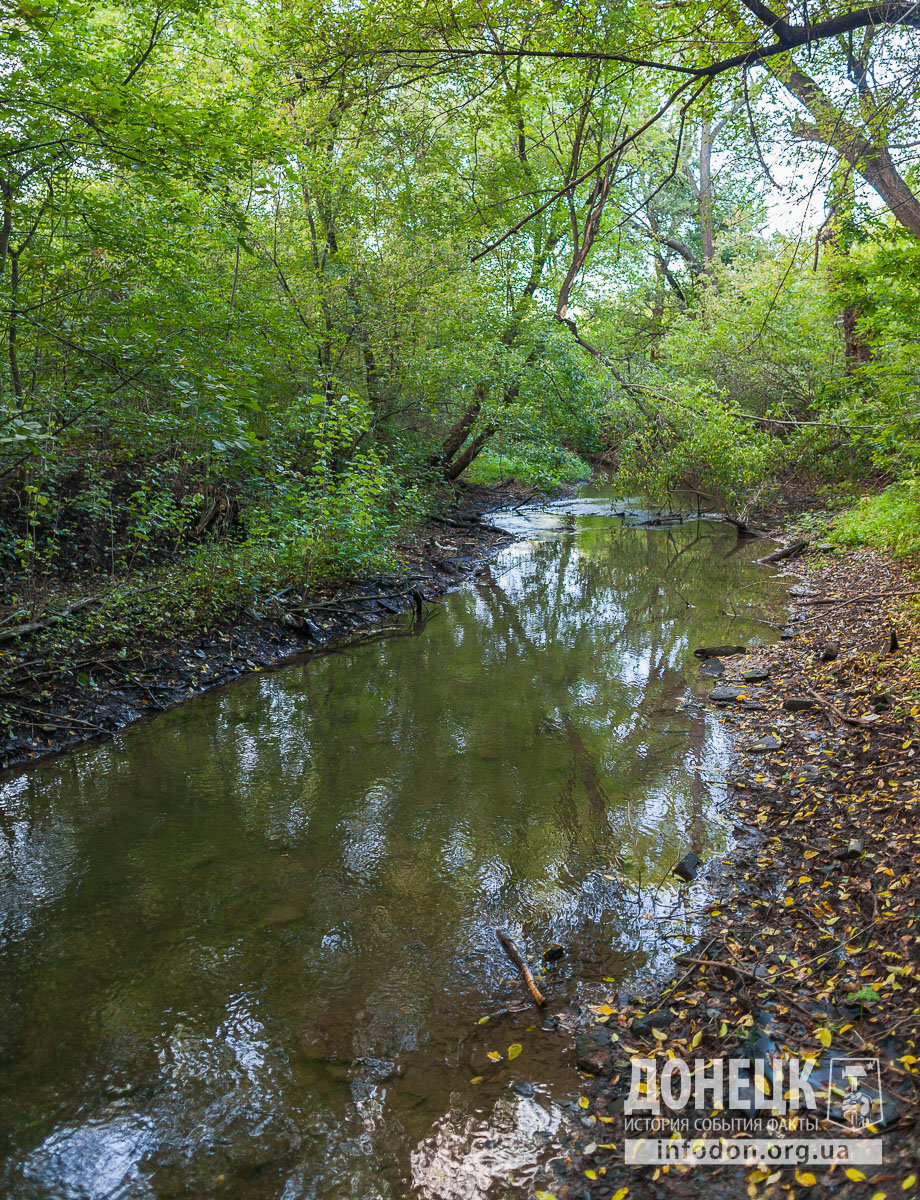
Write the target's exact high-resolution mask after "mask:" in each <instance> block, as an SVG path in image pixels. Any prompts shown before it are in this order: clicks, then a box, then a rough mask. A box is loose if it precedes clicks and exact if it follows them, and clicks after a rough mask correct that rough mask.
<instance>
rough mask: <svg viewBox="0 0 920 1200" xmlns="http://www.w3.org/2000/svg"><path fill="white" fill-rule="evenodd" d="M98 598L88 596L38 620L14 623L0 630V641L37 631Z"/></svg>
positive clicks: (85, 606) (96, 600) (95, 601)
mask: <svg viewBox="0 0 920 1200" xmlns="http://www.w3.org/2000/svg"><path fill="white" fill-rule="evenodd" d="M98 600H99V597H97V596H88V597H87V598H86V599H85V600H78V601H77V602H76V603H75V604H68V606H67V607H66V608H62V609H60V611H58V612H54V613H51V614H49V616H47V617H43V618H42V619H41V620H40V621H27V622H26V624H25V625H14V626H13V627H12V628H11V629H4V630H3V631H2V632H0V642H6V641H8V640H9V639H10V638H15V637H25V636H26V634H29V633H37V632H38V630H39V629H47V628H48V626H49V625H52V624H54V622H55V621H60V620H62V619H63V618H64V617H69V616H70V614H71V613H75V612H79V610H80V609H81V608H87V607H88V606H89V605H90V604H96V603H97V602H98Z"/></svg>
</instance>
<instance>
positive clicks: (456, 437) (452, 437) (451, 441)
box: [431, 383, 482, 467]
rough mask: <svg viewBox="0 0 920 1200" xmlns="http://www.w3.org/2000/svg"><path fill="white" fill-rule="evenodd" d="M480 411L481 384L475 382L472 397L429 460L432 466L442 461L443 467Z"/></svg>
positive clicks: (448, 461)
mask: <svg viewBox="0 0 920 1200" xmlns="http://www.w3.org/2000/svg"><path fill="white" fill-rule="evenodd" d="M481 411H482V384H481V383H477V384H476V387H475V389H474V391H473V399H472V400H471V401H470V403H469V404H468V405H467V407H466V409H465V410H464V411H463V413H462V414H461V415H460V417H459V418H458V419H457V421H456V422H455V423H454V425H453V427H452V429H451V430H450V432H449V433H448V435H447V437H446V438H445V439H444V441H443V443H442V444H441V449H440V451H439V452H438V453H437V454H436V455H435V457H434V458H433V459H432V460H431V462H432V466H437V464H438V463H443V464H444V465H445V467H446V466H447V465H448V464H449V463H450V461H451V459H452V458H453V457H454V455H455V454H456V453H457V452H458V451H459V449H460V447H461V446H462V445H463V443H464V442H465V441H466V439H467V438H468V437H469V435H470V430H471V429H472V428H473V426H474V425H475V424H476V418H477V417H478V416H479V414H480V412H481Z"/></svg>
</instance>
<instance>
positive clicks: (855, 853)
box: [834, 838, 866, 862]
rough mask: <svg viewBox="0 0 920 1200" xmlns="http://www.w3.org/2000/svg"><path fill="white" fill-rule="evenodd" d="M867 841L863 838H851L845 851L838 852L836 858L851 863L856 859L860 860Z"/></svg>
mask: <svg viewBox="0 0 920 1200" xmlns="http://www.w3.org/2000/svg"><path fill="white" fill-rule="evenodd" d="M865 845H866V843H865V841H864V840H863V838H850V840H849V842H848V843H847V846H846V849H845V850H838V851H837V853H836V854H835V855H834V858H839V859H840V860H841V862H850V861H851V860H852V859H854V858H859V857H860V855H861V854H862V852H863V850H864V849H865Z"/></svg>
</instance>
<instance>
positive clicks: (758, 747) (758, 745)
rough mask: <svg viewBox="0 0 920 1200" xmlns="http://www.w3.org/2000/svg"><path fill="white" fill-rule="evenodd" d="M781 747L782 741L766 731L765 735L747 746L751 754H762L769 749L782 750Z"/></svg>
mask: <svg viewBox="0 0 920 1200" xmlns="http://www.w3.org/2000/svg"><path fill="white" fill-rule="evenodd" d="M782 748H783V743H782V742H781V741H780V740H779V738H778V737H777V736H776V735H775V734H773V733H768V734H767V735H766V737H762V738H759V739H758V740H757V741H756V742H752V743H751V745H750V746H748V747H747V749H748V751H749V752H750V753H752V754H764V753H766V752H767V751H769V750H782Z"/></svg>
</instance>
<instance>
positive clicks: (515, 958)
mask: <svg viewBox="0 0 920 1200" xmlns="http://www.w3.org/2000/svg"><path fill="white" fill-rule="evenodd" d="M495 936H496V937H497V938H498V940H499V942H501V947H502V949H503V950H504V952H505V953H506V954H507V955H508V957H509V958H510V959H511V961H512V962H513V963H514V965H515V966H516V967H517V969H518V970H519V971H520V973H521V978H522V979H523V980H524V982H525V984H526V985H527V990H528V991H529V992H530V994H531V996H533V998H534V1003H535V1004H538V1005H539V1006H540V1008H542V1007H543V1005H544V1004H545V1003H546V997H545V996H544V995H543V993H542V992H541V991H540V989H539V988H538V987H537V985H536V982H535V980H534V977H533V973H532V972H531V970H530V967H528V965H527V963H525V962H524V959H523V958H522V957H521V952H520V951H519V950H518V948H517V946H515V944H514V942H512V940H511V938H510V937H508V935H507V933H502V931H501V930H500V929H496V930H495Z"/></svg>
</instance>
